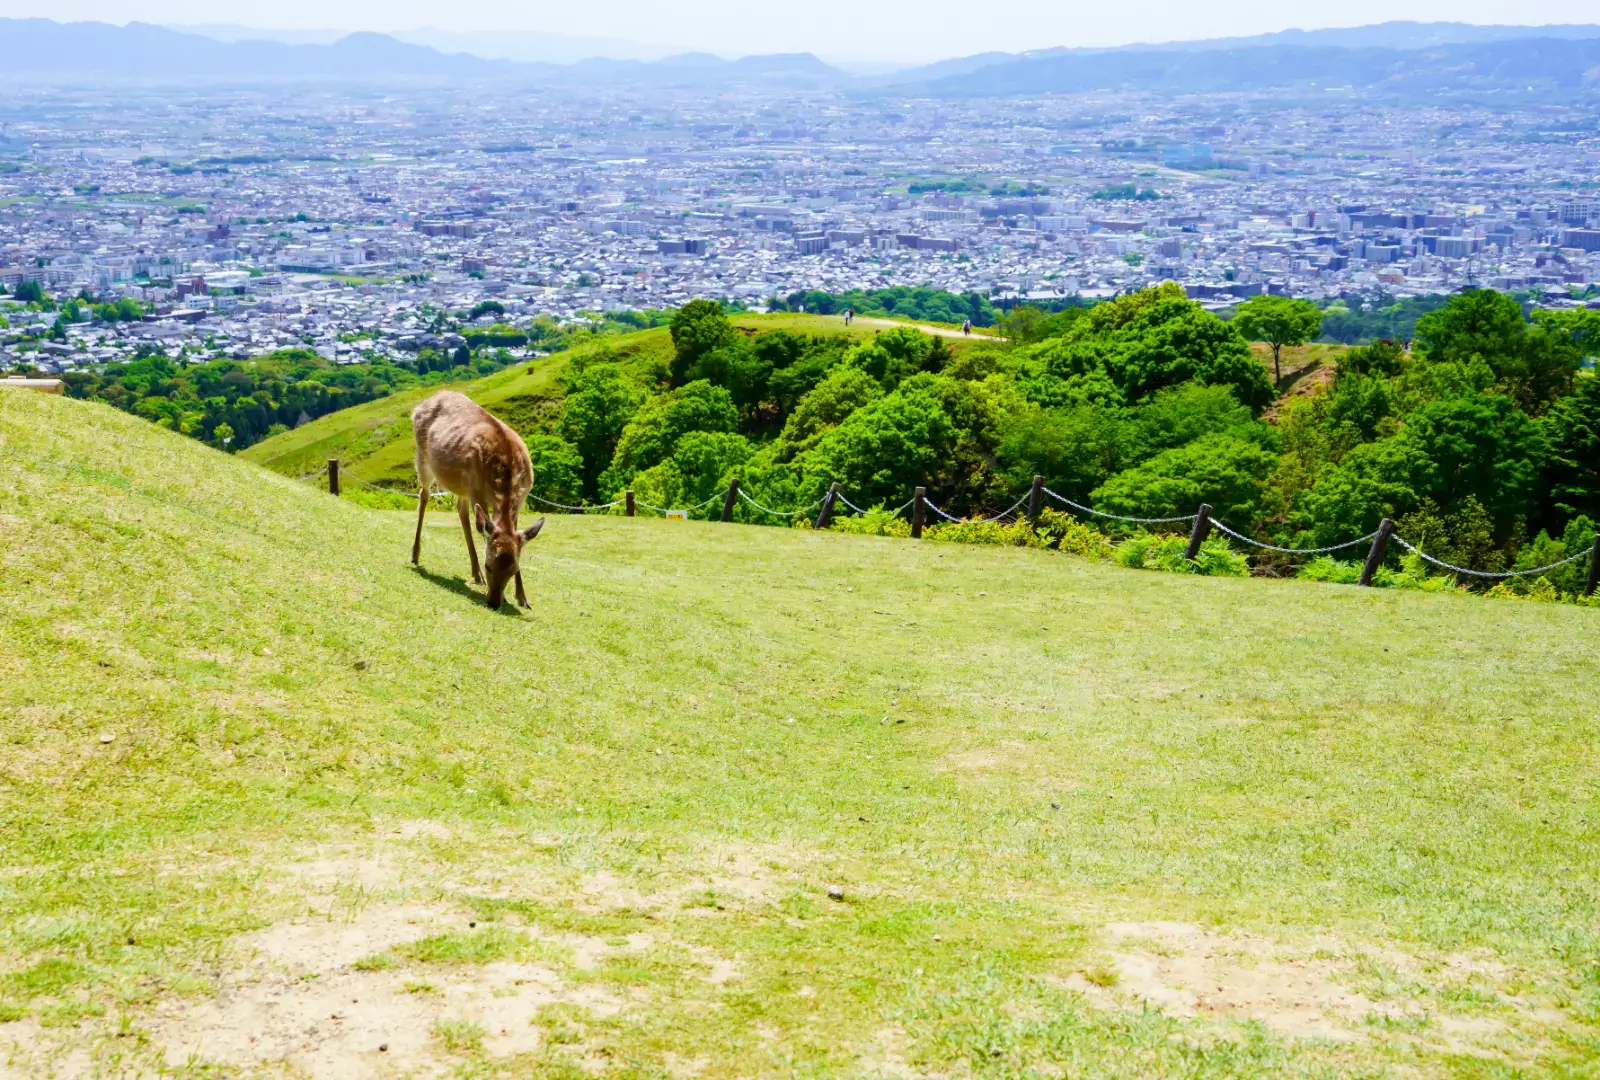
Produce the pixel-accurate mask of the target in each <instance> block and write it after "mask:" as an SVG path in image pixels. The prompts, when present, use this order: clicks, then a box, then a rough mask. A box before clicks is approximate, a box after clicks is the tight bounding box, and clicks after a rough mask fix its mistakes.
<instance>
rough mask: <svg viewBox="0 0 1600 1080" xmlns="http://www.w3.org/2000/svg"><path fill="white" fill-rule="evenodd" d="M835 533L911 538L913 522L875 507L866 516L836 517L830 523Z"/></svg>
mask: <svg viewBox="0 0 1600 1080" xmlns="http://www.w3.org/2000/svg"><path fill="white" fill-rule="evenodd" d="M828 528H829V529H830V530H831V531H833V532H842V533H852V534H854V535H856V536H910V535H911V522H909V521H907V520H906V519H905V518H903V517H901V516H900V515H899V513H897V512H896V511H893V510H889V509H886V508H885V507H883V506H881V505H880V506H874V507H872V508H871V509H870V510H868V511H867V512H866V513H865V514H856V515H853V516H851V517H836V518H834V519H833V521H831V522H829V524H828Z"/></svg>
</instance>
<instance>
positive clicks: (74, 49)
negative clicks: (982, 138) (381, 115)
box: [0, 19, 1600, 99]
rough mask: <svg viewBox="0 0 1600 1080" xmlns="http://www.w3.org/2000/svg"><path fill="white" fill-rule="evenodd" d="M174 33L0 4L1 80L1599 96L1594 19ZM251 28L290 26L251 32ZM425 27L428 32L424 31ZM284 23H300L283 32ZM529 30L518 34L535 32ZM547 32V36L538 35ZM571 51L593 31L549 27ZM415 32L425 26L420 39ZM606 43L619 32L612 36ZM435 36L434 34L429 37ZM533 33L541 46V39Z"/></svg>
mask: <svg viewBox="0 0 1600 1080" xmlns="http://www.w3.org/2000/svg"><path fill="white" fill-rule="evenodd" d="M194 29H195V30H197V31H201V32H184V31H180V30H176V29H173V28H169V27H162V26H153V25H150V24H147V23H129V24H128V25H126V26H113V25H110V24H107V23H92V22H85V23H59V22H54V21H52V20H49V19H0V56H4V57H5V64H4V66H3V68H0V81H3V80H5V79H6V78H26V79H28V80H30V81H35V82H37V81H53V80H55V81H68V82H86V81H103V80H120V79H137V80H150V81H163V82H186V81H188V82H230V83H249V82H272V81H284V80H306V79H312V80H334V81H362V82H383V81H408V80H417V79H422V80H432V81H444V82H458V81H479V80H495V81H511V82H519V83H528V84H559V85H563V86H569V87H582V86H585V85H592V86H603V85H636V86H645V87H662V88H668V87H680V88H694V87H702V86H703V87H715V86H731V85H750V86H768V87H774V88H780V89H790V88H793V89H803V88H825V87H833V88H838V89H844V90H851V91H856V92H862V93H897V94H900V93H911V94H916V95H919V96H930V97H944V98H970V97H1008V96H1013V95H1025V94H1044V93H1079V92H1085V91H1095V90H1134V91H1150V92H1162V93H1210V92H1233V91H1259V90H1270V89H1278V88H1283V89H1297V90H1302V91H1313V92H1315V91H1326V90H1330V89H1335V88H1343V87H1349V88H1351V89H1354V90H1360V91H1365V92H1377V93H1381V94H1384V95H1386V96H1392V97H1400V98H1410V97H1419V96H1421V97H1426V96H1428V95H1435V94H1440V93H1513V92H1514V93H1517V94H1527V93H1529V92H1532V93H1533V94H1534V95H1536V96H1540V97H1547V98H1562V99H1566V98H1573V97H1581V98H1590V97H1600V26H1543V27H1526V26H1499V27H1494V26H1473V25H1470V24H1465V23H1414V22H1394V23H1383V24H1380V25H1375V26H1363V27H1354V28H1350V29H1337V30H1316V31H1300V30H1291V31H1284V32H1282V33H1277V34H1266V35H1261V36H1258V37H1252V38H1219V39H1213V40H1211V41H1196V42H1176V43H1167V44H1157V45H1135V46H1126V47H1122V48H1116V49H1064V48H1061V49H1045V50H1040V51H1036V52H1027V53H1017V54H1013V53H1003V52H991V53H982V54H978V55H975V56H968V57H961V58H957V59H951V60H942V61H939V62H938V63H935V64H928V65H925V66H922V67H917V68H911V69H907V70H903V71H898V72H894V73H891V74H888V75H874V76H859V75H852V74H850V73H848V72H846V71H843V70H841V69H840V68H837V67H833V66H831V65H829V64H826V63H824V62H823V61H821V60H819V59H818V58H817V57H815V56H813V55H811V54H810V53H789V54H777V55H767V56H746V57H742V58H740V59H737V60H724V59H722V58H720V57H717V56H713V55H710V54H708V53H685V54H681V55H677V56H668V57H664V58H661V59H654V60H643V59H630V58H624V59H612V58H601V57H590V58H586V59H582V60H578V61H576V62H575V63H568V64H558V63H552V62H549V61H524V60H515V59H506V58H503V57H502V58H485V57H483V56H479V55H475V54H474V53H473V52H471V51H444V49H445V48H453V47H455V46H461V45H466V44H469V43H470V39H471V38H473V37H475V35H450V34H446V33H445V32H443V31H415V32H412V33H409V34H407V35H405V36H407V37H411V38H413V40H411V41H402V40H399V39H398V38H397V37H396V36H393V35H387V34H377V33H367V32H358V33H352V34H347V35H345V36H343V37H340V38H339V39H338V40H336V41H325V40H321V39H319V38H317V37H316V34H317V33H318V32H315V31H298V32H297V31H250V30H248V29H247V28H244V27H235V26H212V27H197V28H194ZM251 33H261V34H268V33H271V34H277V35H279V36H280V37H282V36H289V37H290V38H291V40H264V39H258V38H251V37H249V36H248V35H249V34H251ZM430 34H432V35H436V36H435V37H434V38H433V39H432V40H431V41H430V40H429V38H428V35H430ZM295 35H303V36H301V37H299V39H298V40H292V39H293V38H294V37H295ZM529 37H530V40H529V42H525V43H524V46H525V47H526V48H524V47H522V46H519V47H518V48H517V49H512V48H511V47H509V46H508V47H507V48H506V49H502V50H500V51H501V52H502V53H503V54H504V53H507V52H517V51H518V50H519V49H520V50H521V55H527V54H528V53H527V51H526V49H532V48H533V47H534V46H535V45H537V44H538V42H537V41H534V40H533V39H538V38H541V35H531V36H529ZM542 37H543V38H546V39H556V38H559V37H560V36H559V35H543V36H542ZM562 40H564V41H565V42H567V43H568V44H569V45H571V49H572V52H569V54H568V55H572V53H575V52H577V51H581V50H582V49H585V48H588V47H589V43H591V42H592V43H593V46H594V47H596V48H599V47H602V45H603V41H602V40H601V39H588V40H587V41H586V40H585V39H562ZM420 41H429V43H427V44H423V43H419V42H420ZM618 44H624V45H625V44H627V43H624V42H620V39H619V41H618ZM435 45H438V46H443V47H444V48H438V47H435ZM544 45H546V46H549V45H550V40H545V41H544Z"/></svg>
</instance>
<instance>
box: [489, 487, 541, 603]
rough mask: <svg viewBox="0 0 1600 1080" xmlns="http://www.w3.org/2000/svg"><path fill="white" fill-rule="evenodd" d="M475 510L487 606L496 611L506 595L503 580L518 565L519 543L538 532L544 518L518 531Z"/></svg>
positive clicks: (512, 576) (511, 573) (513, 571)
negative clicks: (482, 542)
mask: <svg viewBox="0 0 1600 1080" xmlns="http://www.w3.org/2000/svg"><path fill="white" fill-rule="evenodd" d="M475 510H476V514H475V515H474V520H475V521H476V522H477V525H478V532H480V533H481V534H483V540H484V552H483V573H484V577H486V578H487V579H488V581H489V598H488V599H489V606H490V607H491V608H494V609H495V610H496V611H499V610H500V604H501V603H502V602H503V601H504V600H505V597H506V582H508V581H510V580H511V579H512V578H514V577H516V576H517V571H518V570H520V569H521V568H522V545H523V544H526V543H527V542H528V541H529V540H532V539H533V538H534V537H535V536H538V535H539V530H540V529H542V528H544V518H540V519H539V520H538V521H535V522H534V523H533V524H532V525H529V526H528V527H527V528H526V529H522V530H520V531H519V530H517V529H513V528H511V526H510V524H509V523H508V522H500V521H495V520H494V519H492V518H490V517H489V515H488V514H486V513H484V512H483V507H481V506H479V507H476V508H475Z"/></svg>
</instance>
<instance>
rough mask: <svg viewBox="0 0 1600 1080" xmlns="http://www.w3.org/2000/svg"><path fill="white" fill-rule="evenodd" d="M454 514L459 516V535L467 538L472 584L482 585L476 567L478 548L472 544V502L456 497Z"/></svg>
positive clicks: (479, 571)
mask: <svg viewBox="0 0 1600 1080" xmlns="http://www.w3.org/2000/svg"><path fill="white" fill-rule="evenodd" d="M456 513H457V514H459V515H460V516H461V535H462V536H465V537H466V538H467V554H468V555H470V556H472V583H473V584H474V585H482V584H483V571H482V570H481V569H480V568H479V566H478V546H477V545H476V544H474V543H473V542H472V500H471V499H464V498H462V497H461V496H459V495H457V496H456Z"/></svg>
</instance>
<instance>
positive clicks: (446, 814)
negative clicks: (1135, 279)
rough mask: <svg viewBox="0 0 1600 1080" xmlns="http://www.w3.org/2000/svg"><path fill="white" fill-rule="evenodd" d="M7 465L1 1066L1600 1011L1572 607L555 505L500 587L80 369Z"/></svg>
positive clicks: (1308, 1063) (1068, 1046) (937, 1039)
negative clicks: (521, 574) (1233, 576)
mask: <svg viewBox="0 0 1600 1080" xmlns="http://www.w3.org/2000/svg"><path fill="white" fill-rule="evenodd" d="M0 470H3V472H4V475H5V476H6V477H7V480H6V483H5V484H3V485H0V588H3V593H4V596H5V601H6V602H5V604H4V605H3V606H0V718H3V723H0V837H3V841H0V843H3V845H4V849H3V850H4V857H3V859H0V1063H3V1064H0V1075H6V1076H8V1077H9V1076H12V1075H22V1076H32V1075H51V1074H52V1073H55V1074H59V1073H63V1072H64V1073H71V1074H87V1073H89V1072H90V1071H91V1070H95V1069H98V1070H100V1072H102V1073H104V1074H119V1075H140V1074H144V1075H148V1074H150V1073H152V1072H154V1071H155V1068H156V1067H157V1066H158V1065H164V1066H165V1067H167V1068H168V1069H170V1070H171V1072H172V1073H174V1074H177V1075H188V1076H202V1075H203V1076H214V1075H230V1076H232V1075H291V1074H293V1075H316V1076H329V1075H346V1076H391V1075H392V1076H399V1075H432V1074H434V1073H435V1072H437V1071H441V1070H450V1069H454V1070H457V1072H458V1074H459V1075H462V1076H499V1075H539V1076H571V1077H578V1076H584V1075H594V1074H604V1075H619V1076H639V1077H644V1076H651V1077H655V1076H666V1075H673V1076H682V1075H696V1076H702V1077H764V1076H772V1077H777V1076H792V1075H797V1074H803V1075H808V1076H818V1077H832V1076H839V1077H861V1076H957V1075H959V1076H978V1077H1001V1076H1050V1077H1054V1076H1063V1075H1071V1076H1119V1077H1146V1076H1184V1077H1237V1076H1250V1075H1256V1076H1274V1077H1276V1076H1317V1077H1343V1076H1352V1077H1353V1076H1363V1077H1367V1076H1379V1075H1395V1076H1399V1075H1406V1076H1445V1075H1467V1076H1510V1075H1519V1076H1528V1075H1562V1076H1577V1075H1585V1074H1586V1070H1590V1069H1592V1067H1593V1063H1594V1062H1595V1061H1596V1060H1600V915H1597V913H1596V905H1595V896H1596V889H1597V887H1600V853H1597V849H1596V846H1595V845H1594V843H1593V835H1594V833H1593V830H1594V822H1595V821H1596V820H1600V797H1597V767H1596V759H1595V756H1594V750H1593V748H1594V745H1595V741H1596V737H1597V735H1600V712H1597V707H1596V704H1595V696H1594V686H1595V672H1596V671H1597V670H1600V613H1597V612H1595V611H1593V610H1590V609H1583V608H1575V607H1562V606H1556V605H1537V604H1517V603H1496V602H1491V601H1483V600H1480V599H1475V598H1472V597H1466V596H1456V595H1428V594H1407V593H1398V592H1392V591H1365V590H1355V589H1349V588H1340V587H1335V586H1320V585H1316V584H1312V583H1306V582H1295V581H1269V580H1229V579H1216V578H1201V577H1192V576H1187V575H1175V574H1150V573H1140V572H1137V571H1129V570H1123V569H1120V568H1117V567H1114V566H1109V565H1105V564H1101V563H1091V562H1086V561H1081V560H1077V559H1074V558H1072V557H1069V556H1064V555H1061V554H1058V553H1052V552H1042V551H1028V550H1023V549H997V548H976V547H964V546H961V545H929V544H918V543H915V542H911V541H902V540H884V539H874V538H868V537H852V536H842V535H835V534H820V535H819V534H816V533H812V532H809V531H804V530H795V531H790V530H779V529H756V528H746V527H741V526H721V525H716V524H705V523H698V522H694V523H681V522H664V521H660V520H655V519H651V520H645V519H623V518H604V519H585V518H571V517H561V518H555V519H552V521H551V524H550V525H549V527H548V528H547V529H546V530H545V532H544V534H543V535H541V536H540V537H539V538H538V540H537V541H536V542H535V543H534V545H533V546H532V547H531V548H530V549H529V554H528V559H527V564H526V569H527V574H526V578H527V582H528V591H529V594H530V596H531V598H532V600H533V605H534V606H533V609H532V610H531V611H529V612H526V613H523V612H518V611H516V610H514V609H510V608H507V609H506V610H505V611H504V612H502V613H494V612H490V611H488V610H487V609H486V608H485V607H484V606H483V604H482V601H481V598H480V595H479V594H478V592H477V591H476V590H474V589H472V588H471V587H469V586H467V585H466V584H464V583H463V577H464V573H465V552H464V550H463V547H462V542H461V539H460V536H459V533H458V532H457V531H456V527H455V524H454V522H453V521H451V520H448V519H447V518H445V517H444V515H435V516H434V517H433V518H432V521H433V527H432V528H431V529H430V530H429V532H428V535H427V537H426V538H425V542H424V550H423V562H424V569H423V570H421V571H420V572H419V571H416V570H413V569H411V568H410V567H409V566H408V565H407V563H406V556H407V554H408V551H409V546H410V536H411V527H412V522H411V518H410V516H409V515H407V514H405V513H388V512H380V511H372V510H367V509H364V508H362V507H360V506H357V505H354V504H352V503H350V502H348V501H341V500H335V499H331V498H329V497H327V496H326V495H324V494H319V493H318V492H317V491H315V490H313V489H312V488H311V487H309V486H306V485H299V484H296V483H294V482H293V481H291V480H288V479H285V478H283V477H280V476H277V475H275V474H273V473H272V472H270V471H268V470H265V469H262V468H260V467H257V466H255V465H253V464H251V463H250V462H246V461H240V460H238V459H237V458H230V457H227V456H225V455H222V454H220V453H216V452H214V451H211V450H209V449H207V448H205V447H203V446H201V445H199V444H197V443H195V442H193V441H191V440H187V439H184V438H181V437H179V436H176V435H173V434H171V433H168V432H165V431H162V430H160V429H158V428H155V427H154V426H152V425H149V424H146V423H144V422H143V421H140V420H138V419H136V418H134V417H131V416H128V415H125V414H121V413H118V412H116V411H114V410H112V409H110V408H107V407H103V406H98V405H93V404H88V403H83V402H77V401H71V400H63V399H57V398H51V397H46V396H42V395H32V394H23V393H21V392H0ZM830 886H836V887H837V889H838V890H839V891H838V893H837V896H838V898H837V899H832V898H830V896H829V887H830Z"/></svg>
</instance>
